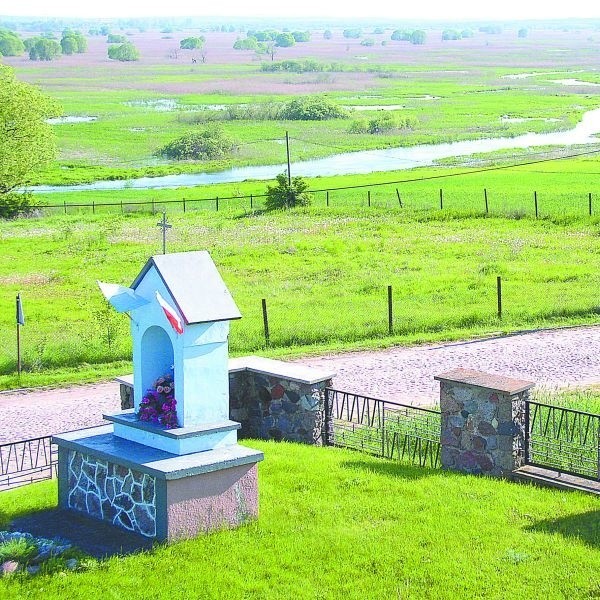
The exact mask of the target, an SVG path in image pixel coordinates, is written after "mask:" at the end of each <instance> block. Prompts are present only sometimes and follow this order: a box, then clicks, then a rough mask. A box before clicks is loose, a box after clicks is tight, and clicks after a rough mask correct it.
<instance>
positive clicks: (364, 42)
mask: <svg viewBox="0 0 600 600" xmlns="http://www.w3.org/2000/svg"><path fill="white" fill-rule="evenodd" d="M360 45H361V46H374V45H375V40H374V39H373V38H365V39H364V40H361V41H360Z"/></svg>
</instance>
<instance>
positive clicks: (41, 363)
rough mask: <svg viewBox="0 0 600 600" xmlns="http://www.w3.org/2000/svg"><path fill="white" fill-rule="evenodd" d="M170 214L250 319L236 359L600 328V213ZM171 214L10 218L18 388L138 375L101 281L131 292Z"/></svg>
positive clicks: (6, 382) (11, 335) (8, 298)
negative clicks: (18, 314) (19, 312)
mask: <svg viewBox="0 0 600 600" xmlns="http://www.w3.org/2000/svg"><path fill="white" fill-rule="evenodd" d="M584 208H585V207H584ZM169 219H170V221H171V222H172V224H173V229H171V230H170V231H169V233H168V250H169V251H171V252H177V251H187V250H199V249H205V250H209V251H210V252H211V255H212V256H213V258H214V260H215V262H216V264H217V266H218V268H219V270H220V272H221V273H222V275H223V278H224V279H225V282H226V283H227V285H228V287H229V289H230V290H231V292H232V294H233V297H234V299H235V300H236V302H237V304H238V306H239V308H240V310H241V312H242V315H243V318H242V320H241V321H238V322H235V323H233V324H232V330H231V336H230V348H231V351H232V353H234V354H247V353H252V352H261V353H266V354H270V355H277V356H291V355H294V354H295V355H299V354H303V353H316V352H324V351H330V350H340V349H350V348H356V347H384V346H389V345H394V344H404V343H414V342H420V341H428V340H443V339H446V340H448V339H457V338H465V337H471V336H474V335H485V334H490V333H496V332H499V331H514V330H517V329H523V328H534V327H551V326H559V325H575V324H584V323H586V324H591V323H597V322H598V313H599V308H598V296H597V290H598V283H599V280H600V274H599V273H600V271H599V269H598V251H599V250H598V236H599V234H600V218H598V217H595V216H592V217H589V216H587V215H586V214H584V216H575V215H568V214H566V215H565V214H556V215H554V216H552V215H550V216H542V215H541V216H540V218H538V219H535V217H534V216H533V215H532V214H531V211H530V212H529V214H522V213H520V212H518V211H517V212H515V213H514V214H510V213H507V214H504V215H486V214H485V213H483V212H482V211H481V210H479V211H475V210H457V209H452V208H447V209H446V208H445V209H444V210H439V209H433V208H430V209H411V208H402V209H401V208H399V207H394V208H392V207H391V206H381V207H378V206H375V205H372V206H371V207H370V208H369V207H366V206H364V205H363V206H362V207H361V206H358V205H356V206H352V207H350V208H348V207H342V208H336V207H335V205H333V206H332V205H330V206H329V207H325V206H323V205H321V206H315V207H311V208H308V209H296V210H291V211H288V212H284V213H265V212H263V211H261V210H255V211H249V210H242V209H236V208H230V209H225V208H224V209H222V210H220V211H219V212H216V211H215V210H197V211H196V210H191V211H187V212H185V213H183V212H176V213H169ZM157 221H158V218H157V216H156V215H152V214H151V213H150V214H148V213H147V212H146V213H142V212H132V213H126V214H120V213H115V212H112V213H108V212H107V213H105V214H96V215H93V214H89V211H88V214H75V215H69V214H67V215H64V214H62V215H61V214H59V215H55V216H47V217H39V218H31V219H21V220H16V221H12V222H6V223H4V224H3V226H2V229H1V239H2V247H3V253H2V256H0V281H2V284H3V287H4V289H5V291H6V293H5V294H4V296H3V297H2V299H1V304H0V314H1V315H2V343H1V345H0V347H1V348H2V351H0V371H1V373H2V375H1V376H0V385H2V387H4V388H9V387H16V386H19V385H34V384H42V383H53V382H56V381H64V382H68V381H77V380H89V379H93V378H100V377H108V376H110V375H111V374H116V373H117V372H123V371H124V370H125V369H128V368H130V367H129V366H128V361H129V360H130V352H131V349H130V338H129V333H128V328H129V322H128V320H127V318H126V317H125V316H124V315H118V314H116V313H115V312H114V311H112V310H111V309H110V308H109V307H108V306H107V305H106V303H105V302H104V301H103V298H102V296H101V294H100V292H99V290H98V288H97V286H96V283H95V282H96V280H101V281H109V282H115V283H120V284H124V285H130V283H131V282H132V281H133V279H134V278H135V276H136V275H137V273H138V271H139V270H140V269H141V267H142V265H143V264H144V262H145V261H146V260H147V258H148V257H149V256H150V255H152V254H158V253H160V252H161V251H162V247H161V246H162V243H161V235H160V231H159V229H158V227H157V226H156V225H157ZM498 276H500V277H502V282H503V314H502V319H499V318H498V315H497V298H496V278H497V277H498ZM388 286H392V289H393V331H392V333H391V335H390V332H389V329H388V306H387V287H388ZM17 292H21V294H22V297H23V302H24V307H25V312H26V318H27V323H26V325H25V326H24V327H22V328H21V333H22V348H23V357H24V367H25V372H24V374H23V376H22V378H21V381H17V379H16V376H15V375H14V372H15V369H16V352H15V329H14V321H13V313H14V296H15V294H16V293H17ZM263 298H264V299H265V300H266V302H267V307H268V316H269V326H270V339H269V344H268V345H267V344H266V341H265V337H264V332H263V317H262V312H261V300H262V299H263Z"/></svg>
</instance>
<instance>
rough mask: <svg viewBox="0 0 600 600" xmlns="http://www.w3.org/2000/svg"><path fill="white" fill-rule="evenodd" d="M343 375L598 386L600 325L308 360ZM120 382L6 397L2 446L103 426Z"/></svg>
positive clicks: (382, 389)
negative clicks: (458, 372) (461, 371)
mask: <svg viewBox="0 0 600 600" xmlns="http://www.w3.org/2000/svg"><path fill="white" fill-rule="evenodd" d="M296 362H301V363H303V364H308V365H313V366H322V367H327V368H328V369H332V370H334V371H336V372H337V373H338V375H337V376H336V378H335V380H334V386H335V387H337V388H339V389H346V390H349V391H355V392H363V393H365V394H367V395H370V396H374V397H377V398H385V399H388V400H396V401H398V402H404V403H409V404H421V405H423V404H425V405H426V404H432V403H433V402H435V400H436V399H437V394H438V389H439V388H438V383H437V382H436V381H434V380H433V376H434V375H437V374H439V373H443V372H444V371H448V370H450V369H453V368H456V367H467V368H473V369H479V370H481V371H487V372H490V373H497V374H503V375H509V376H514V377H518V378H522V379H530V380H531V381H535V382H537V383H538V384H540V385H543V386H548V387H564V386H587V385H591V384H600V326H596V327H581V328H572V329H555V330H549V331H535V332H531V333H522V334H518V335H512V336H505V337H499V338H491V339H485V340H476V341H470V342H455V343H449V344H438V345H430V346H416V347H412V348H392V349H388V350H381V351H376V352H349V353H344V354H338V355H327V356H320V357H312V358H305V359H302V360H298V361H296ZM119 402H120V400H119V386H118V384H117V383H115V382H108V383H101V384H94V385H83V386H75V387H70V388H65V389H55V390H43V391H36V390H33V391H27V392H8V393H2V394H0V415H1V416H0V444H2V443H6V442H9V441H15V440H21V439H27V438H32V437H37V436H44V435H50V434H53V433H58V432H61V431H69V430H71V429H77V428H80V427H90V426H93V425H99V424H101V423H102V417H101V415H102V413H103V412H114V411H116V410H119V408H120V407H119Z"/></svg>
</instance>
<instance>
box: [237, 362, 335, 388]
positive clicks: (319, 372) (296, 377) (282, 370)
mask: <svg viewBox="0 0 600 600" xmlns="http://www.w3.org/2000/svg"><path fill="white" fill-rule="evenodd" d="M239 371H252V372H254V373H260V374H262V375H267V376H270V377H279V378H280V379H287V380H290V381H297V382H299V383H305V384H308V385H311V384H313V383H319V382H321V381H328V380H329V379H333V378H334V377H335V376H336V372H335V371H326V370H325V369H319V368H317V367H308V366H306V365H301V364H298V363H289V362H284V361H282V360H273V359H272V358H263V357H262V356H242V357H240V358H230V359H229V372H230V373H237V372H239Z"/></svg>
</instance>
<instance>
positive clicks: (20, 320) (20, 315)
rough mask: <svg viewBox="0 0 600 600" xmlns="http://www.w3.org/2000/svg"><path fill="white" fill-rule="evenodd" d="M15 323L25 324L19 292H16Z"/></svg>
mask: <svg viewBox="0 0 600 600" xmlns="http://www.w3.org/2000/svg"><path fill="white" fill-rule="evenodd" d="M17 325H25V315H24V314H23V306H22V305H21V294H17Z"/></svg>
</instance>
